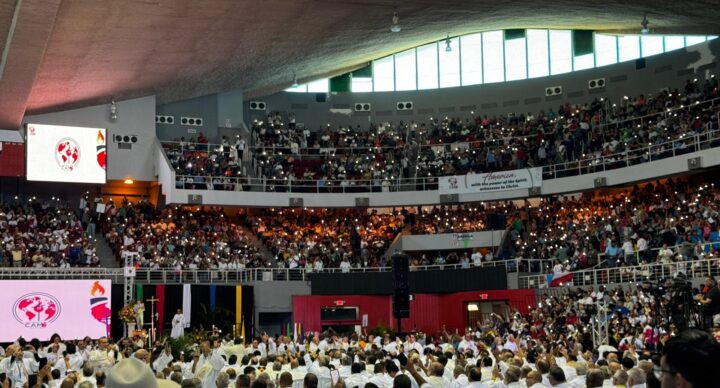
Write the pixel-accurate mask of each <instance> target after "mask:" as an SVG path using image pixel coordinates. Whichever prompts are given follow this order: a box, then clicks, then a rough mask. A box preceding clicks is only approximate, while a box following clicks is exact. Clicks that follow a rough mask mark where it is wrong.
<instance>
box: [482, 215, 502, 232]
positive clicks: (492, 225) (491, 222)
mask: <svg viewBox="0 0 720 388" xmlns="http://www.w3.org/2000/svg"><path fill="white" fill-rule="evenodd" d="M486 224H487V230H504V229H505V228H507V220H506V218H505V215H504V214H497V213H489V214H488V215H487V219H486Z"/></svg>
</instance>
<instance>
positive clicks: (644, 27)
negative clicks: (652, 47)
mask: <svg viewBox="0 0 720 388" xmlns="http://www.w3.org/2000/svg"><path fill="white" fill-rule="evenodd" d="M640 25H641V26H642V28H641V29H640V33H641V34H643V35H644V34H649V33H650V28H649V27H648V25H650V22H649V21H648V19H647V13H646V14H645V15H643V20H642V22H640Z"/></svg>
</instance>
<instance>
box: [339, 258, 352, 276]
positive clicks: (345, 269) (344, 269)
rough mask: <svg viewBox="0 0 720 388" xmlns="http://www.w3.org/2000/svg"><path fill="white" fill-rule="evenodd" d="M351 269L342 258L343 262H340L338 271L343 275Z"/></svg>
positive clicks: (346, 260)
mask: <svg viewBox="0 0 720 388" xmlns="http://www.w3.org/2000/svg"><path fill="white" fill-rule="evenodd" d="M351 267H352V265H351V264H350V262H349V261H348V259H347V257H343V260H342V261H341V262H340V270H341V271H342V272H343V273H348V272H350V268H351Z"/></svg>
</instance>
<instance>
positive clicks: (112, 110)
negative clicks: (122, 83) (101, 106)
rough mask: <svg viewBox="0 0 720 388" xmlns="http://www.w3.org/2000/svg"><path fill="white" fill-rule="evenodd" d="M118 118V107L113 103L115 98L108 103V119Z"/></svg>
mask: <svg viewBox="0 0 720 388" xmlns="http://www.w3.org/2000/svg"><path fill="white" fill-rule="evenodd" d="M117 118H118V108H117V105H116V104H115V100H113V101H112V102H111V103H110V121H115V120H117Z"/></svg>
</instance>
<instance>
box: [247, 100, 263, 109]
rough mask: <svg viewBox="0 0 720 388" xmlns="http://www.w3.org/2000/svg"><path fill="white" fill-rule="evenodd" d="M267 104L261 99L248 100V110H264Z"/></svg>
mask: <svg viewBox="0 0 720 388" xmlns="http://www.w3.org/2000/svg"><path fill="white" fill-rule="evenodd" d="M265 109H267V104H266V103H264V102H262V101H250V110H265Z"/></svg>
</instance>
